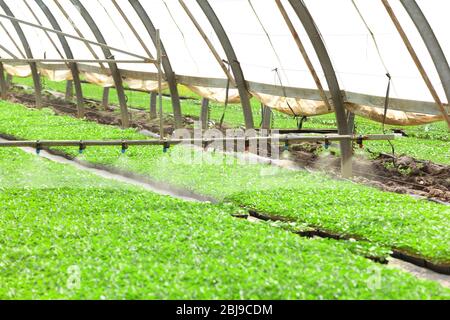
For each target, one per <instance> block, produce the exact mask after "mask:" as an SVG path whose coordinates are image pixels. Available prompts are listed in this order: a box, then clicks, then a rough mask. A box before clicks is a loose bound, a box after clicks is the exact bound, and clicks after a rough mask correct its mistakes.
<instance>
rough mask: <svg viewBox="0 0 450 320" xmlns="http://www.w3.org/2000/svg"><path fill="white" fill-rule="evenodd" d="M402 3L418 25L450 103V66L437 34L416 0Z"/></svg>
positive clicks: (402, 1) (404, 0)
mask: <svg viewBox="0 0 450 320" xmlns="http://www.w3.org/2000/svg"><path fill="white" fill-rule="evenodd" d="M400 2H401V3H402V5H403V7H404V8H405V10H406V12H407V13H408V15H409V16H410V18H411V20H412V21H413V22H414V24H415V25H416V28H417V30H418V31H419V33H420V36H421V37H422V39H423V42H424V43H425V46H426V47H427V50H428V52H429V53H430V56H431V58H432V60H433V63H434V65H435V67H436V69H437V72H438V74H439V78H440V79H441V82H442V86H443V87H444V91H445V95H446V97H447V102H448V103H450V66H449V64H448V61H447V58H446V57H445V54H444V51H443V50H442V47H441V45H440V43H439V41H438V39H437V37H436V34H435V33H434V31H433V29H432V28H431V25H430V23H429V22H428V19H427V18H426V16H425V14H424V13H423V11H422V9H420V7H419V5H418V4H417V2H416V0H400Z"/></svg>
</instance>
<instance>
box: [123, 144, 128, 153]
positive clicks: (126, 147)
mask: <svg viewBox="0 0 450 320" xmlns="http://www.w3.org/2000/svg"><path fill="white" fill-rule="evenodd" d="M127 150H128V145H127V144H126V143H122V154H125V152H127Z"/></svg>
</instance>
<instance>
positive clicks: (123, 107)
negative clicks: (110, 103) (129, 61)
mask: <svg viewBox="0 0 450 320" xmlns="http://www.w3.org/2000/svg"><path fill="white" fill-rule="evenodd" d="M70 2H72V4H73V5H74V6H75V7H77V8H78V9H79V11H80V13H81V16H82V17H83V19H84V21H85V22H86V24H87V25H88V27H89V28H90V29H91V31H92V33H93V34H94V36H95V38H96V39H97V41H98V42H99V43H103V44H105V45H107V43H106V40H105V38H104V37H103V34H102V33H101V31H100V29H99V28H98V26H97V24H96V23H95V21H94V19H92V16H91V15H90V13H89V12H88V11H87V10H86V8H85V7H84V6H83V4H82V3H81V2H80V1H79V0H70ZM102 51H103V54H104V55H105V58H106V59H111V60H115V58H114V56H113V54H112V52H111V50H109V49H108V48H106V47H102ZM108 65H109V69H110V70H111V75H112V77H113V80H114V85H115V87H116V91H117V97H118V98H119V104H120V111H121V114H122V127H123V128H128V127H129V126H130V118H129V115H128V108H127V101H126V98H125V90H124V88H123V82H122V76H121V75H120V70H119V68H118V66H117V63H113V62H109V63H108Z"/></svg>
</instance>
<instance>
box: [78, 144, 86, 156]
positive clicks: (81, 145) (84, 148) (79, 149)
mask: <svg viewBox="0 0 450 320" xmlns="http://www.w3.org/2000/svg"><path fill="white" fill-rule="evenodd" d="M84 150H86V146H85V145H84V144H83V143H80V147H79V148H78V153H79V154H83V152H84Z"/></svg>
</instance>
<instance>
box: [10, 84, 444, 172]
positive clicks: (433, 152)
mask: <svg viewBox="0 0 450 320" xmlns="http://www.w3.org/2000/svg"><path fill="white" fill-rule="evenodd" d="M14 81H15V82H16V83H20V84H24V85H28V86H32V85H33V84H32V81H31V79H29V78H14ZM45 86H46V87H47V88H49V89H51V90H55V91H59V92H65V89H66V88H65V83H64V82H54V81H49V80H45ZM179 90H180V94H181V95H182V96H186V97H189V98H190V99H188V100H183V101H182V109H183V113H184V114H186V115H190V116H194V117H199V116H200V104H201V101H200V100H201V98H200V97H199V96H198V95H196V94H194V93H192V92H191V91H190V90H189V89H187V88H186V87H184V86H180V87H179ZM83 92H84V95H85V97H87V98H91V99H95V100H101V99H102V95H103V89H102V88H100V87H98V86H96V85H93V84H83ZM167 93H168V92H167ZM109 97H110V102H111V103H112V104H116V105H117V104H118V99H117V93H116V91H115V89H111V90H110V95H109ZM128 99H129V104H130V106H132V107H135V108H140V109H144V110H148V108H149V105H150V98H149V94H147V93H142V92H128ZM163 105H164V106H163V107H164V108H163V109H164V112H165V113H167V114H171V113H172V112H173V110H172V105H171V102H170V99H164V100H163ZM252 108H253V114H254V116H255V123H256V124H257V125H259V124H260V123H261V109H260V104H259V102H258V101H257V100H256V99H252ZM223 112H224V105H223V104H219V103H214V102H212V103H211V119H212V120H213V121H215V122H216V123H218V122H219V121H220V119H221V117H222V115H223ZM224 119H225V122H226V123H227V124H228V125H230V126H233V127H239V126H242V125H243V124H244V118H243V114H242V108H241V107H240V105H235V104H231V105H229V106H228V108H227V110H226V112H225V118H224ZM273 125H274V127H276V128H280V129H288V128H290V129H292V128H295V127H296V125H297V123H296V120H295V119H293V118H292V117H289V116H287V115H285V114H282V113H279V112H274V121H273ZM336 127H337V124H336V119H335V115H334V114H328V115H323V116H317V117H311V118H309V119H308V120H307V121H306V122H305V123H304V128H317V129H321V128H327V129H329V128H336ZM356 127H357V131H358V133H360V134H379V133H382V125H381V124H379V123H376V122H374V121H371V120H368V119H364V118H362V117H359V116H357V117H356ZM393 128H396V127H395V126H386V130H387V132H391V129H393ZM402 129H403V130H404V131H405V132H406V133H407V134H408V136H409V137H408V138H402V139H398V140H397V141H395V143H394V146H395V152H396V154H398V155H402V154H405V155H409V156H413V157H415V158H418V159H421V160H430V161H433V162H436V163H442V164H450V153H449V152H448V150H449V148H450V146H449V141H450V133H449V131H448V128H447V125H446V123H445V122H443V121H441V122H437V123H432V124H428V125H423V126H411V127H407V128H402ZM366 147H367V148H368V149H369V150H370V151H372V152H375V153H380V152H384V153H391V146H390V145H389V144H388V143H387V142H368V143H367V144H366Z"/></svg>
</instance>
